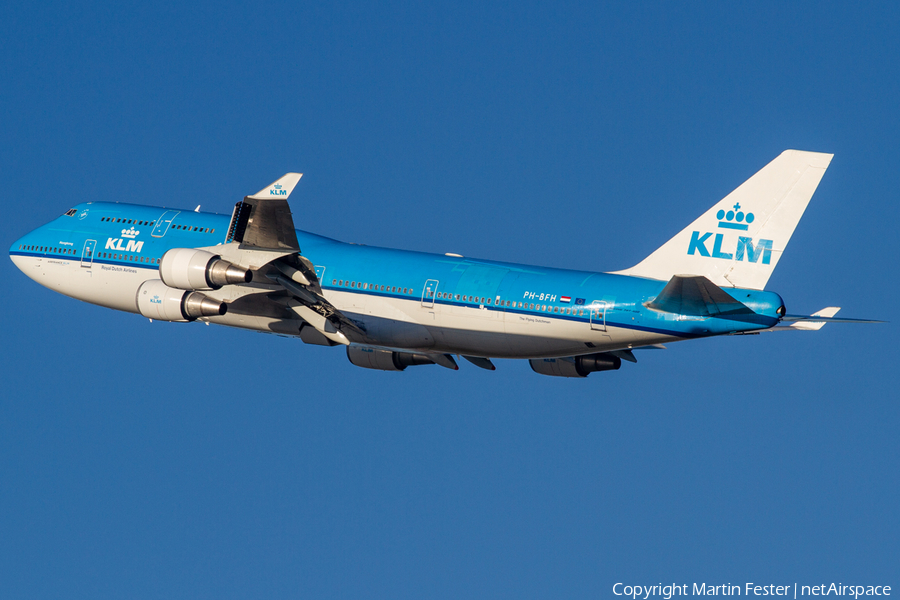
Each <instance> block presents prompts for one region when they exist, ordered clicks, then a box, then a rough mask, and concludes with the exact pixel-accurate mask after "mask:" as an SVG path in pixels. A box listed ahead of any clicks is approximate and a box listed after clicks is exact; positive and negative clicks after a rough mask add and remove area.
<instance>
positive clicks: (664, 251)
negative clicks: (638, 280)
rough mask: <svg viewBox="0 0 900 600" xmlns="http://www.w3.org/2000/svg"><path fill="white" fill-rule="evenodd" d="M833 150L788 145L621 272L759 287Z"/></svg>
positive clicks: (620, 273) (770, 270)
mask: <svg viewBox="0 0 900 600" xmlns="http://www.w3.org/2000/svg"><path fill="white" fill-rule="evenodd" d="M832 156H834V155H833V154H823V153H820V152H802V151H800V150H785V151H784V152H782V153H781V154H780V155H779V156H778V157H777V158H776V159H775V160H773V161H772V162H770V163H769V164H767V165H766V166H765V167H763V168H762V169H761V170H760V171H759V172H758V173H757V174H756V175H754V176H753V177H751V178H750V179H748V180H747V181H745V182H744V183H743V184H742V185H741V186H740V187H739V188H737V189H736V190H734V191H733V192H731V193H730V194H728V195H727V196H725V198H724V199H722V200H721V201H719V202H718V203H716V205H715V206H713V207H712V208H711V209H709V210H708V211H706V213H704V214H703V215H702V216H701V217H700V218H699V219H697V220H696V221H694V222H693V223H691V224H690V225H689V226H688V227H687V228H686V229H684V230H683V231H681V233H679V234H678V235H676V236H675V237H673V238H672V239H671V240H669V241H668V242H666V243H665V244H664V245H663V246H662V247H661V248H659V249H658V250H657V251H656V252H654V253H653V254H651V255H650V256H648V257H647V258H645V259H644V260H643V261H641V262H640V263H639V264H637V265H636V266H634V267H632V268H630V269H626V270H624V271H617V274H619V275H632V276H635V277H646V278H648V279H659V280H662V281H668V280H669V279H671V278H672V276H673V275H702V276H704V277H706V278H708V279H709V280H710V281H712V282H713V283H714V284H716V285H718V286H721V287H740V288H747V289H754V290H761V289H763V288H764V287H765V286H766V282H767V281H768V280H769V277H770V276H771V275H772V271H774V270H775V265H777V264H778V260H779V259H780V258H781V254H782V252H784V249H785V247H787V243H788V241H789V240H790V239H791V235H792V234H793V233H794V228H795V227H797V223H798V222H799V221H800V217H802V216H803V211H805V210H806V205H807V204H809V199H810V198H812V195H813V192H815V191H816V187H818V185H819V181H821V180H822V176H823V175H824V174H825V169H827V168H828V165H829V164H830V163H831V157H832Z"/></svg>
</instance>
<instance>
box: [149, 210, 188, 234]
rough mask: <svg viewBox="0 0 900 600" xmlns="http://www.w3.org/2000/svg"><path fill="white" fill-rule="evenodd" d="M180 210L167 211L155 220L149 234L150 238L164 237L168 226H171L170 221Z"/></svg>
mask: <svg viewBox="0 0 900 600" xmlns="http://www.w3.org/2000/svg"><path fill="white" fill-rule="evenodd" d="M180 212H181V211H180V210H167V211H166V212H164V213H163V214H162V215H161V216H160V217H159V218H158V219H157V220H156V225H155V226H154V227H153V231H152V232H150V235H151V237H157V238H158V237H162V236H164V235H166V231H168V230H169V225H171V224H172V220H173V219H174V218H175V217H176V216H177V215H178V213H180Z"/></svg>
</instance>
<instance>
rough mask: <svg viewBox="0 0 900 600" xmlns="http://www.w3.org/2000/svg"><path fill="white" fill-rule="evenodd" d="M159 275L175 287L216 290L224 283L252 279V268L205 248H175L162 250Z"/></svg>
mask: <svg viewBox="0 0 900 600" xmlns="http://www.w3.org/2000/svg"><path fill="white" fill-rule="evenodd" d="M159 276H160V279H162V280H163V282H164V283H165V284H166V285H168V286H171V287H173V288H178V289H182V290H217V289H219V288H220V287H222V286H223V285H232V284H235V283H250V281H251V280H252V279H253V272H252V271H250V270H249V269H245V268H243V267H236V266H234V265H233V264H231V263H230V262H228V261H227V260H222V258H221V257H220V256H218V255H216V254H213V253H211V252H207V251H206V250H196V249H194V248H172V249H171V250H169V251H168V252H166V253H165V254H163V257H162V261H160V264H159Z"/></svg>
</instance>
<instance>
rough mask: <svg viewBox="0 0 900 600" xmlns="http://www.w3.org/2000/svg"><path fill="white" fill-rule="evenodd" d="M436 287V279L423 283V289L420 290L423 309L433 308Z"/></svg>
mask: <svg viewBox="0 0 900 600" xmlns="http://www.w3.org/2000/svg"><path fill="white" fill-rule="evenodd" d="M437 287H438V280H437V279H429V280H428V281H426V282H425V287H424V288H423V289H422V306H424V307H425V308H433V307H434V295H435V294H436V293H437Z"/></svg>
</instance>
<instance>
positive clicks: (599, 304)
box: [588, 300, 607, 331]
mask: <svg viewBox="0 0 900 600" xmlns="http://www.w3.org/2000/svg"><path fill="white" fill-rule="evenodd" d="M606 307H607V303H606V302H603V301H601V300H594V301H593V302H591V304H590V306H588V310H590V312H591V329H593V330H594V331H606Z"/></svg>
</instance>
